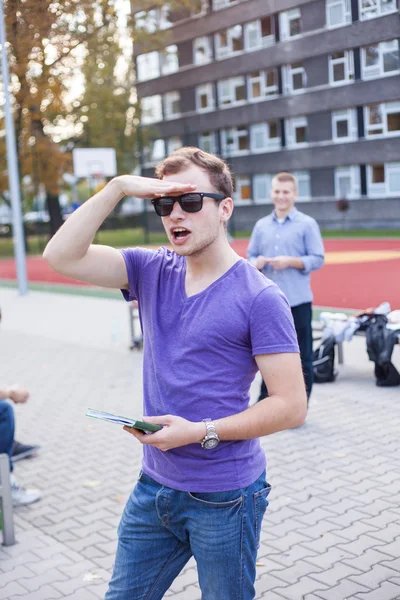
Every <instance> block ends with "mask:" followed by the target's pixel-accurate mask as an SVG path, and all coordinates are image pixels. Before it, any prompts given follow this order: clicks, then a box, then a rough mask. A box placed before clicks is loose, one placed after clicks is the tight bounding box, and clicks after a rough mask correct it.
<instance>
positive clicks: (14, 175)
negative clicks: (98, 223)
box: [0, 1, 28, 296]
mask: <svg viewBox="0 0 400 600" xmlns="http://www.w3.org/2000/svg"><path fill="white" fill-rule="evenodd" d="M0 46H1V70H2V75H3V89H4V100H5V103H4V115H5V118H4V120H5V126H6V146H7V166H8V180H9V186H10V195H11V209H12V221H13V240H14V253H15V260H16V263H17V282H18V289H19V293H20V294H21V296H25V294H27V293H28V282H27V276H26V256H25V242H24V231H23V226H22V210H21V193H20V187H19V177H18V160H17V150H16V143H15V130H14V121H13V116H12V111H11V101H10V91H9V82H10V77H9V73H8V57H7V48H6V29H5V22H4V8H3V2H2V1H0Z"/></svg>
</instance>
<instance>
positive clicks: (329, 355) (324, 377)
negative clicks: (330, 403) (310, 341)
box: [313, 335, 337, 383]
mask: <svg viewBox="0 0 400 600" xmlns="http://www.w3.org/2000/svg"><path fill="white" fill-rule="evenodd" d="M335 345H336V341H335V336H334V335H330V336H329V337H327V338H326V339H325V340H323V342H321V344H320V346H319V347H318V348H317V349H316V350H314V353H313V372H314V383H328V382H330V381H335V379H336V376H337V371H336V370H335Z"/></svg>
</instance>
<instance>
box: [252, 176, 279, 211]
mask: <svg viewBox="0 0 400 600" xmlns="http://www.w3.org/2000/svg"><path fill="white" fill-rule="evenodd" d="M273 178H274V175H272V174H271V173H267V174H262V175H254V177H253V201H254V204H269V203H270V202H271V185H272V180H273ZM261 187H264V189H265V195H264V194H259V193H258V192H259V191H260V188H261Z"/></svg>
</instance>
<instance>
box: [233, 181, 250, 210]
mask: <svg viewBox="0 0 400 600" xmlns="http://www.w3.org/2000/svg"><path fill="white" fill-rule="evenodd" d="M233 199H234V201H235V204H236V205H240V204H249V202H251V181H250V177H248V176H247V175H240V176H239V177H236V180H235V192H234V194H233Z"/></svg>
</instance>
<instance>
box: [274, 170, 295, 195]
mask: <svg viewBox="0 0 400 600" xmlns="http://www.w3.org/2000/svg"><path fill="white" fill-rule="evenodd" d="M273 179H276V180H277V181H282V182H285V181H290V182H291V183H293V185H294V187H295V189H296V191H297V187H298V186H297V178H296V177H295V176H294V175H292V174H291V173H286V172H285V171H282V173H277V174H276V175H275V177H273Z"/></svg>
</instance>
